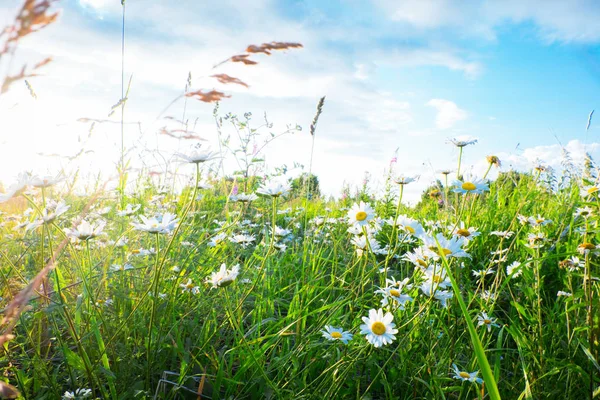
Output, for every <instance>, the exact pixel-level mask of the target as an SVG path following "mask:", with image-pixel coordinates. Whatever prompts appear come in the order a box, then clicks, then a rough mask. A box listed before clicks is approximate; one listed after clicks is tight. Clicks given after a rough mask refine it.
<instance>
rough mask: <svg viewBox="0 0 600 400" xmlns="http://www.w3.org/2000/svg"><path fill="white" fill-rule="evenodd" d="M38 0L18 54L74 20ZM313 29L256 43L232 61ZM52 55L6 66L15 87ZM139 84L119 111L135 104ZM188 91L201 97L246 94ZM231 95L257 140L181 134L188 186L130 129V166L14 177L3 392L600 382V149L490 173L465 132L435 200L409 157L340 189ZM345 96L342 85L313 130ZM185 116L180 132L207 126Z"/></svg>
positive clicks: (572, 387)
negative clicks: (136, 160) (293, 168)
mask: <svg viewBox="0 0 600 400" xmlns="http://www.w3.org/2000/svg"><path fill="white" fill-rule="evenodd" d="M24 4H25V6H24V7H25V8H24V9H23V10H25V11H26V12H23V11H22V12H21V14H19V17H18V18H17V20H16V22H15V25H14V27H15V29H13V30H10V29H9V30H6V31H5V32H8V37H7V36H5V37H4V39H6V40H7V41H6V43H5V50H4V51H3V52H0V61H2V56H7V55H8V54H10V53H11V52H13V51H14V50H15V49H16V44H17V43H18V41H19V40H20V39H21V38H22V37H24V36H27V35H29V34H30V33H34V32H37V31H38V30H39V29H41V28H43V27H45V26H46V25H49V24H52V23H54V22H55V19H56V16H55V15H54V14H49V9H50V6H51V4H50V3H47V2H37V3H36V1H33V0H27V1H25V2H24ZM28 6H31V7H32V8H27V7H28ZM19 18H20V19H19ZM32 27H34V28H35V29H34V28H32ZM17 28H19V29H17ZM13 34H14V35H13ZM11 35H13V36H11ZM0 38H2V36H0ZM300 47H302V45H301V44H299V43H294V42H271V43H263V44H262V45H258V46H257V45H255V46H252V45H251V46H249V47H248V48H247V49H246V52H245V53H243V54H238V55H234V56H232V57H231V58H230V59H228V60H226V61H225V62H241V63H243V64H249V63H256V62H255V61H252V60H251V59H250V57H255V56H256V55H257V54H258V53H265V52H266V53H265V54H270V52H274V51H278V50H293V49H297V48H300ZM48 62H50V61H43V62H41V63H40V64H38V65H36V66H35V67H34V69H33V70H32V71H29V72H27V70H26V69H25V68H23V70H22V72H21V74H20V75H15V76H7V77H5V79H4V82H3V85H2V93H4V92H5V91H8V89H9V87H10V86H11V85H13V84H15V83H16V82H20V81H22V80H25V79H26V78H28V77H31V76H33V75H35V74H36V70H37V68H41V67H43V65H45V64H46V63H48ZM219 65H220V64H219ZM217 66H218V65H217ZM214 77H215V79H217V80H219V81H220V82H225V83H228V84H237V85H240V84H242V85H245V83H244V82H242V81H240V80H239V79H238V78H234V77H231V76H229V75H225V74H219V75H214ZM25 82H26V84H27V87H28V88H29V89H30V90H32V89H31V87H30V85H29V83H28V82H27V81H25ZM124 82H125V80H124ZM125 89H126V85H125V84H123V93H122V97H121V100H119V102H118V103H116V104H115V105H114V106H113V110H112V111H116V112H118V111H119V110H120V111H121V113H123V112H124V110H125V105H126V101H127V92H126V91H125ZM188 89H189V88H188V87H187V86H186V91H185V94H184V95H182V98H186V99H187V98H193V99H197V100H200V101H202V102H205V103H215V102H219V101H226V98H227V97H228V95H226V94H225V93H222V92H218V91H214V90H213V91H210V92H207V91H202V90H198V91H192V90H191V89H190V90H188ZM32 93H33V92H32ZM220 104H221V103H217V107H216V108H215V116H216V117H215V118H216V121H217V129H218V130H219V129H220V128H221V127H222V126H223V125H224V124H232V125H233V126H234V127H235V128H236V132H237V135H238V140H230V138H229V137H225V136H222V135H221V133H220V130H219V147H218V149H207V148H206V146H197V147H195V148H194V149H193V150H190V151H187V152H174V153H173V154H169V155H168V160H169V164H170V166H171V167H173V166H174V168H175V169H176V170H177V171H179V173H180V176H185V177H186V178H189V179H184V180H183V181H184V182H185V184H184V185H179V184H178V183H177V182H175V180H176V176H177V175H174V174H168V173H167V168H165V170H164V172H163V173H157V172H155V171H151V170H149V169H148V168H142V167H140V168H139V169H137V170H136V171H135V172H136V173H135V174H134V173H133V172H134V171H133V170H134V168H133V167H131V165H130V159H128V157H130V156H128V154H129V155H130V154H131V153H130V152H129V151H128V150H129V149H126V148H125V145H124V144H122V148H121V154H120V163H119V166H118V170H117V171H116V173H115V176H117V179H116V180H117V184H116V185H113V186H110V185H107V183H108V182H107V181H106V180H103V179H97V180H95V181H94V180H90V181H88V182H87V183H86V184H85V185H83V186H84V187H85V188H86V190H85V191H84V190H82V189H81V187H82V186H81V179H82V178H81V177H80V176H78V175H77V173H71V172H68V171H56V174H53V175H50V176H40V175H35V174H32V173H27V172H25V173H21V174H20V175H18V176H17V178H16V180H15V181H14V182H6V185H5V188H4V190H3V193H0V243H1V246H0V282H1V286H0V311H1V314H2V319H1V320H0V344H1V345H2V352H1V355H0V371H1V372H2V378H1V380H0V397H1V398H22V399H146V398H150V399H254V398H257V399H258V398H261V399H262V398H266V399H365V400H366V399H408V398H410V399H500V398H505V399H540V398H550V399H574V400H580V399H594V398H598V397H599V395H600V364H599V361H598V360H599V359H600V357H599V348H600V346H599V343H598V341H599V340H600V339H599V337H600V318H599V315H600V314H599V312H598V310H600V302H599V300H598V299H599V298H600V282H599V277H598V271H599V270H598V268H599V267H598V265H599V259H598V257H599V256H600V245H599V243H600V242H599V235H600V230H599V227H598V222H599V219H600V175H599V169H598V166H597V165H596V164H595V162H594V160H593V159H592V158H591V156H588V157H587V158H586V161H585V163H584V164H583V165H576V164H575V163H574V162H573V161H572V160H571V157H570V154H569V153H568V151H566V149H565V151H564V154H563V162H562V166H563V168H562V169H561V170H560V171H555V170H553V169H551V168H549V167H548V166H546V165H544V164H542V163H540V164H537V165H534V166H533V167H532V168H531V170H530V171H512V170H508V171H507V170H504V171H501V172H499V173H498V175H497V176H498V177H497V178H496V179H494V180H490V179H488V175H489V173H490V171H492V170H493V169H499V168H500V166H501V160H500V159H498V157H496V156H494V155H488V156H487V157H486V156H485V155H481V158H486V162H487V165H488V169H487V172H485V174H483V175H482V176H480V177H476V176H472V175H471V174H470V173H469V172H465V171H464V169H465V168H464V166H462V162H463V157H464V155H465V153H467V152H471V153H472V154H477V141H476V140H471V139H465V138H453V139H450V140H449V141H448V143H447V144H446V145H448V146H454V147H455V148H456V150H457V151H456V153H457V154H458V158H457V159H456V168H453V169H448V170H442V171H439V174H438V178H439V179H437V180H436V181H435V182H433V183H432V184H431V186H430V187H429V188H428V189H427V190H426V191H425V192H424V193H423V194H422V196H421V199H420V201H419V202H418V203H416V204H413V205H409V204H408V203H407V202H406V201H403V194H404V191H405V188H406V187H407V186H408V185H411V184H414V182H415V181H416V180H417V179H419V177H418V176H409V175H405V174H403V173H402V171H401V170H399V167H398V166H397V165H396V164H397V160H396V159H394V160H393V161H392V162H391V163H390V168H389V170H388V171H386V173H385V175H384V176H382V177H380V178H381V180H382V181H383V182H385V186H384V190H383V192H382V193H376V192H375V191H374V190H372V188H371V187H369V185H368V183H365V184H364V185H363V186H362V187H359V188H355V189H350V188H347V189H346V190H345V191H344V193H342V194H341V196H339V197H338V198H333V197H330V198H326V197H325V196H322V195H321V194H320V189H319V182H318V177H316V176H314V175H313V174H312V173H311V168H312V156H311V164H310V165H309V168H308V172H305V173H304V174H302V175H301V176H300V177H296V178H295V179H293V180H292V179H290V178H288V177H287V175H286V174H285V172H286V168H285V167H282V168H279V169H274V170H268V169H267V168H265V167H264V159H262V158H261V154H262V153H261V152H263V150H264V149H265V148H267V147H268V146H269V144H270V143H271V142H272V141H273V140H276V139H277V138H278V136H274V135H271V136H269V135H266V137H263V136H261V135H262V131H258V130H254V129H250V128H249V123H250V120H251V115H249V114H247V115H244V117H237V116H235V115H232V114H226V115H225V116H224V117H220V116H219V115H220V114H219V113H218V107H219V105H220ZM221 107H222V106H221ZM326 112H327V104H326V102H325V98H322V99H321V101H320V102H319V103H318V106H317V112H316V114H315V116H314V119H313V123H312V124H311V125H310V127H309V130H308V131H309V134H310V137H312V140H313V146H314V138H315V136H316V135H317V134H318V129H317V124H318V120H319V117H320V115H321V113H326ZM184 117H185V111H184ZM184 119H185V118H184ZM590 122H591V115H590V121H588V127H589V124H590ZM182 126H184V127H185V129H183V128H182V129H178V130H172V131H165V132H163V133H162V134H166V135H168V136H173V137H176V138H177V139H179V140H195V139H196V138H195V137H194V136H193V135H192V134H191V133H190V132H188V130H187V124H183V123H182ZM121 127H123V119H121ZM298 129H299V127H296V128H288V130H287V131H285V132H283V133H282V135H283V134H287V133H290V132H291V131H295V130H298ZM121 134H123V131H121ZM122 143H124V142H122ZM440 145H442V144H440ZM402 151H408V150H406V149H402V150H401V151H400V154H401V153H402ZM116 156H118V155H116ZM226 158H229V159H234V160H235V161H236V162H237V163H236V165H237V166H238V167H239V168H238V169H237V170H236V171H230V170H226V168H225V164H224V163H223V160H224V159H226ZM179 182H181V181H179Z"/></svg>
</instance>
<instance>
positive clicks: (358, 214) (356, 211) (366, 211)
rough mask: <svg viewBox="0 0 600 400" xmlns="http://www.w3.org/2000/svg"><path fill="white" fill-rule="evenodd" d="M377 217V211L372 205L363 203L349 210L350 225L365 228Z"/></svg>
mask: <svg viewBox="0 0 600 400" xmlns="http://www.w3.org/2000/svg"><path fill="white" fill-rule="evenodd" d="M374 216H375V210H373V209H372V208H371V206H370V205H368V204H365V202H364V201H361V202H360V204H356V203H355V204H354V205H353V206H352V208H351V209H350V210H348V216H347V218H348V223H349V224H350V225H360V226H361V227H362V226H365V225H367V224H368V223H369V221H370V220H372V219H373V217H374Z"/></svg>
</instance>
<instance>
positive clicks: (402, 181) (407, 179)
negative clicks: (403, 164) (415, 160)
mask: <svg viewBox="0 0 600 400" xmlns="http://www.w3.org/2000/svg"><path fill="white" fill-rule="evenodd" d="M417 179H419V175H415V176H404V175H398V176H394V177H393V178H392V180H393V181H394V183H395V184H397V185H407V184H409V183H412V182H415V181H416V180H417Z"/></svg>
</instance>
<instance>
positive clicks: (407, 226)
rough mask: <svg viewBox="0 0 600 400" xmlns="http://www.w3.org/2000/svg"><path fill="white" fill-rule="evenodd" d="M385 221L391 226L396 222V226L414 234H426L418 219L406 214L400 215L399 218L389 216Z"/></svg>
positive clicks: (419, 235) (418, 235)
mask: <svg viewBox="0 0 600 400" xmlns="http://www.w3.org/2000/svg"><path fill="white" fill-rule="evenodd" d="M385 223H386V224H388V225H391V226H394V224H396V228H398V229H400V230H402V231H404V232H406V233H408V234H410V235H412V236H417V237H421V236H422V235H424V234H425V229H423V226H422V225H421V224H420V223H419V222H418V221H417V220H416V219H412V218H409V217H407V216H406V215H398V217H397V218H389V219H387V220H386V221H385Z"/></svg>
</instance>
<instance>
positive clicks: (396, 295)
mask: <svg viewBox="0 0 600 400" xmlns="http://www.w3.org/2000/svg"><path fill="white" fill-rule="evenodd" d="M390 296H394V297H400V291H399V290H397V289H391V290H390Z"/></svg>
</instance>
